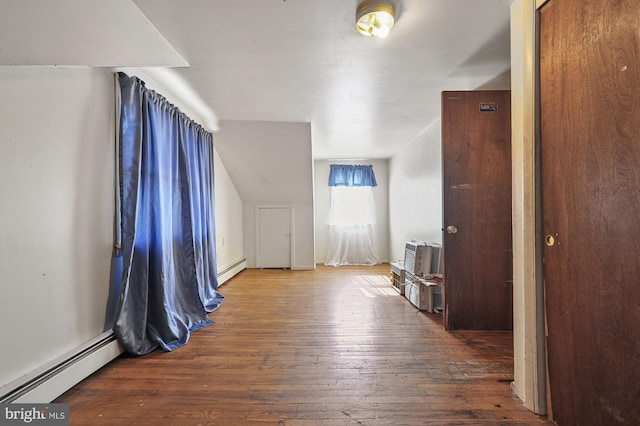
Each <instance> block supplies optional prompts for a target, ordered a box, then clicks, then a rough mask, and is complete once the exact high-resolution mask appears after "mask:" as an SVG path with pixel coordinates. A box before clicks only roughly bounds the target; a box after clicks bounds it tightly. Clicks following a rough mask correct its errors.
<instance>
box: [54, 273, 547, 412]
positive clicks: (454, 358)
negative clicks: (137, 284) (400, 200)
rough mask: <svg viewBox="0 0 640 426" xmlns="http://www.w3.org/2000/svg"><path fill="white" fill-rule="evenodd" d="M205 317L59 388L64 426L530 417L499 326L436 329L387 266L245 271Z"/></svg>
mask: <svg viewBox="0 0 640 426" xmlns="http://www.w3.org/2000/svg"><path fill="white" fill-rule="evenodd" d="M220 291H221V293H222V294H224V295H225V298H226V299H225V301H224V303H223V304H222V307H221V308H220V309H219V310H218V311H216V312H214V313H212V314H210V318H211V319H213V320H215V321H216V324H214V325H212V326H209V327H206V328H204V329H201V330H199V331H197V332H195V333H193V334H192V336H191V339H190V341H189V343H188V344H187V345H186V346H184V347H182V348H180V349H178V350H176V351H174V352H168V353H167V352H164V353H163V352H153V353H151V354H149V355H146V356H143V357H121V358H118V359H117V360H114V361H113V362H111V363H110V364H108V365H107V366H105V367H104V368H102V369H101V370H99V371H98V372H96V373H95V374H93V375H92V376H91V377H89V378H87V379H86V380H84V381H83V382H81V383H79V384H78V385H77V386H75V387H74V388H72V389H71V390H69V391H68V392H66V393H65V394H64V395H62V396H61V397H60V398H58V399H57V400H56V402H63V403H67V404H69V406H70V419H71V425H85V424H86V425H96V424H105V425H254V424H255V425H494V424H502V425H506V424H508V425H538V424H552V423H551V422H550V421H548V420H547V419H546V418H544V417H539V416H536V415H535V414H533V413H531V412H529V411H528V410H527V409H525V408H524V407H523V406H522V404H521V403H520V401H518V400H517V399H516V398H514V397H513V396H512V394H511V391H510V384H509V383H510V381H511V380H512V378H513V349H512V346H513V344H512V334H511V332H504V331H497V332H496V331H491V332H486V331H473V332H468V331H465V332H462V331H458V332H447V331H445V330H444V329H443V327H442V318H441V315H439V314H426V313H423V312H420V311H417V310H416V309H415V308H413V307H412V306H411V305H410V304H409V303H408V301H407V300H406V299H404V298H403V297H402V296H400V295H399V294H398V293H396V292H395V291H394V290H393V289H392V287H391V284H390V281H389V265H380V266H375V267H340V268H332V267H325V266H318V269H317V270H316V271H284V270H256V269H249V270H245V271H243V272H242V273H240V274H239V275H237V276H236V277H234V278H233V279H232V280H230V281H229V282H228V283H226V284H225V285H224V286H222V287H221V290H220Z"/></svg>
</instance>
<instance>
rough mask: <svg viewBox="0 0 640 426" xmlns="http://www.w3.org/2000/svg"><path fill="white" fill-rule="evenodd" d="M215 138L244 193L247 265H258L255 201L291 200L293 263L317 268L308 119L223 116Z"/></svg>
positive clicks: (280, 203)
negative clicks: (252, 118) (278, 119)
mask: <svg viewBox="0 0 640 426" xmlns="http://www.w3.org/2000/svg"><path fill="white" fill-rule="evenodd" d="M215 140H216V146H217V150H218V153H219V154H220V158H221V159H222V162H223V163H224V164H225V166H226V168H227V170H228V171H229V175H230V176H231V179H232V180H233V183H234V185H235V187H236V188H237V189H238V193H239V194H240V198H241V199H242V203H243V207H242V211H243V229H244V236H243V239H244V244H243V247H244V254H245V256H246V258H247V267H249V268H255V267H256V255H255V254H256V244H255V211H256V207H257V206H283V207H284V206H290V207H293V242H292V247H291V248H292V266H291V269H313V268H315V262H314V234H313V160H312V158H311V125H310V124H309V123H288V122H270V121H237V120H222V121H220V130H219V131H218V132H217V133H216V135H215Z"/></svg>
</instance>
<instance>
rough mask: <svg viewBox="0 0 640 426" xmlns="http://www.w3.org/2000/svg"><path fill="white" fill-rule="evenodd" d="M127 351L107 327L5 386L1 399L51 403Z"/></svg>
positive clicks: (8, 401) (6, 401)
mask: <svg viewBox="0 0 640 426" xmlns="http://www.w3.org/2000/svg"><path fill="white" fill-rule="evenodd" d="M123 352H124V351H123V349H122V347H121V346H120V344H119V343H118V342H117V340H116V338H115V336H114V335H113V332H111V331H108V332H105V333H103V334H101V335H100V336H98V337H96V338H95V339H93V340H91V341H90V342H88V343H86V344H85V345H82V346H80V347H78V348H76V349H74V350H72V351H69V352H67V353H66V354H64V355H62V356H61V357H59V358H56V359H55V360H53V361H51V362H50V363H47V364H45V365H44V366H42V367H41V368H39V369H37V370H34V371H33V372H31V373H29V374H27V375H25V376H23V377H21V378H19V379H17V380H15V381H13V382H11V383H9V384H7V385H6V386H3V387H2V389H0V403H12V402H13V403H42V404H45V403H48V402H52V401H53V400H54V399H56V398H57V397H58V396H60V395H62V394H63V393H64V392H66V391H67V390H69V389H70V388H72V387H73V386H75V385H76V384H78V383H79V382H80V381H82V380H84V379H85V378H86V377H88V376H89V375H91V374H92V373H94V372H95V371H97V370H98V369H100V368H101V367H103V366H104V365H106V364H107V363H109V362H110V361H111V360H113V359H115V358H116V357H118V356H119V355H120V354H122V353H123Z"/></svg>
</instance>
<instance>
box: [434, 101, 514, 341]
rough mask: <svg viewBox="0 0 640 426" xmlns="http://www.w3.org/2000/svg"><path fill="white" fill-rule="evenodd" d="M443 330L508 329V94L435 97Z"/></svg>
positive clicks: (510, 314)
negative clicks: (439, 99) (440, 185)
mask: <svg viewBox="0 0 640 426" xmlns="http://www.w3.org/2000/svg"><path fill="white" fill-rule="evenodd" d="M442 158H443V165H442V167H443V185H444V188H443V197H444V198H443V210H444V211H443V219H444V228H445V229H444V235H443V250H444V327H445V328H446V329H448V330H453V329H511V328H512V325H513V273H512V270H513V267H512V252H511V247H512V244H511V92H509V91H474V92H443V93H442Z"/></svg>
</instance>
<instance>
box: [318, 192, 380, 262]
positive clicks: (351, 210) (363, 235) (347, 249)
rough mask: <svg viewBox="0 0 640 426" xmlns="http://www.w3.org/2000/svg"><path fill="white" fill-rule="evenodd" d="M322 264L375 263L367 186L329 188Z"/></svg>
mask: <svg viewBox="0 0 640 426" xmlns="http://www.w3.org/2000/svg"><path fill="white" fill-rule="evenodd" d="M330 191H331V208H330V212H329V244H328V248H327V260H326V262H325V265H331V266H340V265H375V264H377V263H379V257H378V242H377V239H376V232H375V225H376V218H375V205H374V202H373V187H371V186H332V187H331V189H330Z"/></svg>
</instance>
